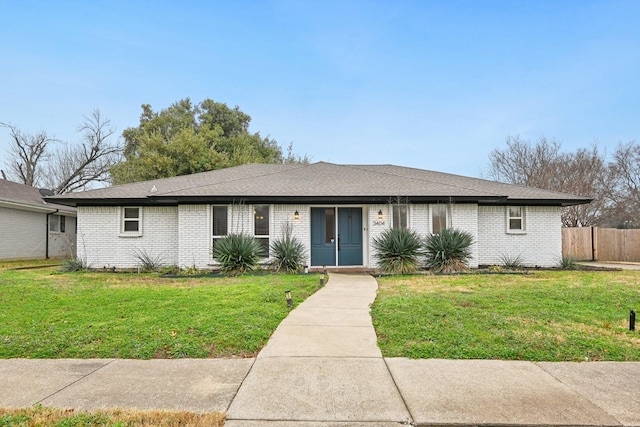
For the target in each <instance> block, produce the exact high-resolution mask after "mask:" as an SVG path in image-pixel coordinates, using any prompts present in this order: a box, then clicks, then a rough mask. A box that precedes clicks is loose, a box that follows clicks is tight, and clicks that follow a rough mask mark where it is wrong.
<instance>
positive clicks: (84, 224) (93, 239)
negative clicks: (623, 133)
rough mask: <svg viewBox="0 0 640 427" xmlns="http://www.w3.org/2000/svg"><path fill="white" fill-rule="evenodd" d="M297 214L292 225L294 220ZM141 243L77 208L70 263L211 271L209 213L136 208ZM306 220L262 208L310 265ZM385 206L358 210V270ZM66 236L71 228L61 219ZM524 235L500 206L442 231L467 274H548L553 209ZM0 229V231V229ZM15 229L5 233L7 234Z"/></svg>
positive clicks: (370, 258)
mask: <svg viewBox="0 0 640 427" xmlns="http://www.w3.org/2000/svg"><path fill="white" fill-rule="evenodd" d="M228 208H229V214H228V230H229V232H230V233H246V234H250V235H252V234H253V205H228ZM380 210H382V212H383V217H384V218H383V221H384V224H376V222H377V221H378V211H380ZM295 211H298V213H299V214H300V218H299V219H297V220H296V219H294V217H293V215H294V212H295ZM142 212H143V216H142V227H143V228H142V236H141V237H123V236H122V233H120V226H121V225H120V224H121V218H120V215H121V208H120V207H80V208H78V216H79V222H78V244H77V250H78V256H79V257H82V258H83V259H86V260H87V261H88V262H89V264H90V265H91V266H92V267H94V268H101V267H103V266H104V267H111V266H117V267H128V268H134V267H136V266H137V265H138V264H139V261H138V260H137V258H136V257H135V256H134V254H133V252H134V250H135V249H138V250H141V251H146V252H147V253H148V254H149V255H151V256H157V255H162V257H163V261H164V263H165V264H166V265H179V266H180V267H190V266H193V265H195V266H196V267H198V268H206V267H209V266H211V264H212V261H213V259H212V255H211V243H212V234H211V233H212V212H211V205H208V204H206V205H181V206H179V207H144V208H142ZM310 213H311V207H310V206H309V205H301V204H300V205H294V204H291V205H272V206H271V207H270V224H269V227H270V232H271V236H270V237H271V241H273V239H275V238H278V237H280V236H282V233H283V230H284V227H285V224H287V223H289V224H290V226H291V227H292V229H293V235H294V236H295V237H297V238H298V239H299V240H300V241H302V242H303V243H304V245H305V247H306V249H307V263H308V264H310V258H311V254H310V241H311V228H310V223H309V219H310ZM391 214H392V211H391V206H390V205H389V204H375V205H368V206H363V216H364V222H363V229H364V230H363V233H364V241H365V242H368V245H369V247H368V248H367V247H365V248H364V254H363V255H364V257H363V259H364V263H365V266H371V267H375V266H376V261H375V258H374V253H373V251H372V250H369V248H371V246H372V244H373V239H374V238H377V237H379V236H380V234H381V233H382V232H383V230H385V229H387V228H389V227H390V226H391ZM67 221H68V222H67V228H68V229H71V228H72V227H73V226H72V221H70V218H69V219H67ZM525 224H526V228H527V233H526V234H515V235H514V234H508V233H507V231H506V210H505V207H503V206H498V207H486V206H480V207H478V206H477V205H475V204H453V205H451V206H450V225H451V226H452V227H455V228H459V229H461V230H464V231H467V232H469V233H471V234H472V235H473V236H474V239H475V241H476V242H477V243H476V244H474V246H473V248H472V251H473V258H472V260H471V263H470V264H471V266H472V267H477V266H478V265H479V264H480V265H484V264H499V263H500V257H501V256H502V255H509V256H517V255H519V254H521V255H522V257H523V261H524V262H525V263H526V264H527V265H531V266H534V265H538V266H553V265H556V264H557V263H558V260H559V259H560V256H561V251H562V242H561V234H560V233H561V230H560V227H561V222H560V208H557V207H527V208H526V213H525ZM1 225H2V224H1V223H0V226H1ZM13 226H15V224H14V225H12V227H13ZM409 226H410V227H411V228H412V229H414V230H416V231H417V232H418V234H419V235H420V236H421V237H426V236H427V235H428V234H429V233H430V232H431V205H428V204H411V205H410V207H409Z"/></svg>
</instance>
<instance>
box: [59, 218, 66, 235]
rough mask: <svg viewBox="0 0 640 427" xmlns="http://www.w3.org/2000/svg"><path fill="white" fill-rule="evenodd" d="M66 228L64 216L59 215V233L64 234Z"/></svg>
mask: <svg viewBox="0 0 640 427" xmlns="http://www.w3.org/2000/svg"><path fill="white" fill-rule="evenodd" d="M66 228H67V220H66V217H65V216H64V215H61V216H60V232H61V233H64V232H65V229H66Z"/></svg>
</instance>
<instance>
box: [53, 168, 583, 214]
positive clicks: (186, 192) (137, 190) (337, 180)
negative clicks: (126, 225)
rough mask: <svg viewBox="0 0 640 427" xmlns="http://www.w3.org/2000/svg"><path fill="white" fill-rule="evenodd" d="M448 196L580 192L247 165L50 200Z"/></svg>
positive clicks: (413, 174) (542, 199) (404, 172)
mask: <svg viewBox="0 0 640 427" xmlns="http://www.w3.org/2000/svg"><path fill="white" fill-rule="evenodd" d="M398 196H400V197H403V198H405V197H406V198H408V199H409V200H414V201H419V200H454V201H476V202H482V203H508V202H512V203H514V202H520V203H536V204H550V205H572V204H580V203H588V202H589V201H590V199H588V198H586V197H580V196H573V195H568V194H564V193H558V192H552V191H547V190H540V189H535V188H529V187H523V186H517V185H511V184H504V183H499V182H494V181H488V180H483V179H478V178H469V177H465V176H460V175H452V174H447V173H442V172H434V171H428V170H422V169H414V168H408V167H401V166H394V165H338V164H333V163H326V162H318V163H312V164H306V165H301V164H249V165H243V166H236V167H232V168H228V169H220V170H214V171H210V172H203V173H198V174H193V175H186V176H180V177H173V178H165V179H157V180H152V181H144V182H136V183H132V184H125V185H119V186H114V187H108V188H102V189H96V190H89V191H84V192H80V193H73V194H65V195H62V196H56V197H53V198H51V201H56V202H57V203H64V204H69V205H81V204H123V203H163V202H164V203H178V202H179V201H181V202H185V203H195V202H198V201H204V200H210V201H211V200H240V199H242V200H244V201H250V200H262V201H268V200H271V201H273V202H274V203H275V202H285V201H289V202H293V201H295V200H299V201H306V202H312V201H317V202H319V201H330V200H333V201H335V202H339V201H342V202H346V201H348V200H351V201H361V202H365V201H367V200H369V201H371V202H373V201H384V200H387V201H388V200H389V199H390V198H395V197H398Z"/></svg>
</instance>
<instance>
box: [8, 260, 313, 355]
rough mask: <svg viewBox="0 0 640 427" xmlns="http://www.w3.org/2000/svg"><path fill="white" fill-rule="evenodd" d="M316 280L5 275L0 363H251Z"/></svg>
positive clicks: (299, 277) (293, 277)
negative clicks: (56, 360) (218, 359)
mask: <svg viewBox="0 0 640 427" xmlns="http://www.w3.org/2000/svg"><path fill="white" fill-rule="evenodd" d="M319 277H320V276H319V275H315V274H309V275H281V274H278V275H273V274H267V275H256V276H241V277H236V278H182V279H161V278H159V277H158V276H157V275H154V274H124V273H116V274H113V273H98V272H94V273H88V272H79V273H64V274H63V273H57V272H51V271H50V270H20V271H15V270H3V271H0V358H13V357H22V358H136V359H151V358H183V357H195V358H207V357H236V356H237V357H251V356H255V355H256V354H257V352H258V351H259V350H260V349H261V348H262V347H263V346H264V345H265V344H266V342H267V340H268V339H269V337H270V335H271V333H272V332H273V330H274V329H275V328H276V327H277V326H278V324H279V323H280V322H281V321H282V319H284V318H285V317H286V315H287V314H288V312H289V309H288V308H287V305H286V300H285V297H284V291H285V290H286V289H291V292H292V295H293V298H294V301H295V303H296V304H297V303H300V302H301V301H303V300H304V299H305V298H307V297H308V296H309V295H311V294H313V293H314V292H315V291H316V290H317V289H318V288H319Z"/></svg>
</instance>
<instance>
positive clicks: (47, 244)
mask: <svg viewBox="0 0 640 427" xmlns="http://www.w3.org/2000/svg"><path fill="white" fill-rule="evenodd" d="M58 212H60V209H56V211H55V212H49V213H48V214H47V220H46V224H45V226H46V228H47V232H46V233H45V240H44V257H45V259H49V215H55V214H57V213H58Z"/></svg>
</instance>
